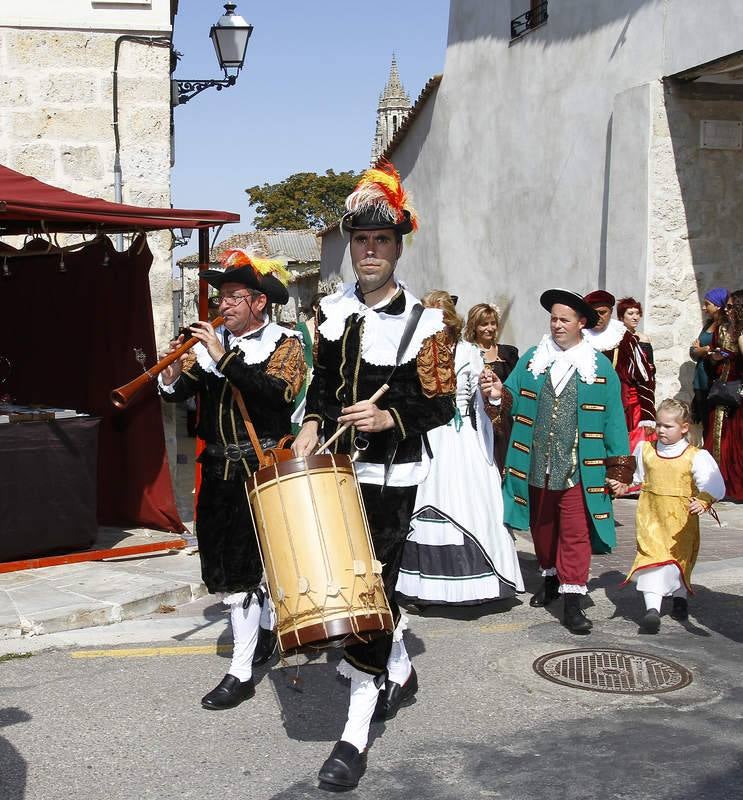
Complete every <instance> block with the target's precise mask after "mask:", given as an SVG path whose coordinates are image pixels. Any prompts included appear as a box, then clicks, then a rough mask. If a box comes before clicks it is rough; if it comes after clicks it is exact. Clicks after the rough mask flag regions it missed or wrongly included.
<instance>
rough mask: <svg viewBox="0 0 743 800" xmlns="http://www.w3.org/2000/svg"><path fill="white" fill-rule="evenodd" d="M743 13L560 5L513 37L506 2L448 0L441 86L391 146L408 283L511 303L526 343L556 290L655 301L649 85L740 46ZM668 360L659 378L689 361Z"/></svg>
mask: <svg viewBox="0 0 743 800" xmlns="http://www.w3.org/2000/svg"><path fill="white" fill-rule="evenodd" d="M739 6H740V4H739V3H738V2H737V0H710V2H709V3H705V4H704V14H705V15H708V16H709V19H707V20H706V21H705V23H704V24H703V25H701V24H699V26H698V28H697V29H696V30H694V25H696V24H698V23H699V18H700V14H701V11H700V7H699V4H697V3H696V2H694V0H592V2H591V3H590V4H589V3H587V2H585V0H550V3H549V14H550V17H549V21H548V22H547V23H546V24H545V25H543V26H541V27H540V28H538V29H537V30H535V31H533V32H531V33H529V34H527V35H525V36H523V37H522V38H521V39H519V40H518V41H516V42H514V43H511V42H510V41H509V39H510V20H511V16H510V12H511V3H510V2H505V1H504V2H495V3H494V2H492V0H452V3H451V12H450V25H449V45H448V49H447V56H446V65H445V70H444V79H443V81H442V83H441V85H440V87H439V89H438V92H437V94H436V95H435V96H433V97H432V98H431V99H430V100H429V103H428V104H427V106H426V109H425V112H424V113H421V114H420V115H419V116H418V118H417V119H416V120H415V122H414V124H413V125H412V127H411V129H410V130H409V132H408V134H407V136H406V137H405V139H404V140H403V142H402V144H401V145H400V146H399V148H398V149H397V151H396V152H394V153H393V154H392V160H393V161H394V162H395V163H396V164H397V166H398V167H399V168H400V169H401V172H402V174H403V177H404V179H405V183H406V187H407V188H409V189H410V191H411V192H412V194H413V195H414V197H415V200H416V205H417V207H418V210H419V211H420V214H421V231H420V232H419V233H418V234H417V236H416V238H415V241H414V243H413V245H412V246H410V247H408V248H407V249H406V253H405V255H404V260H403V261H402V262H401V265H400V270H401V274H403V275H404V276H405V277H407V279H408V281H409V282H410V283H411V285H412V288H413V289H414V291H416V292H417V293H419V294H420V293H422V292H424V291H426V290H427V289H430V288H445V289H448V290H450V291H452V292H455V293H457V294H459V296H460V298H461V299H460V303H459V308H460V310H461V311H462V312H466V310H467V309H468V308H469V307H470V306H471V305H472V304H474V303H476V302H480V301H482V300H495V301H497V302H499V303H500V304H501V305H505V306H507V307H509V309H510V311H509V315H508V319H507V323H506V326H505V330H504V332H503V337H502V338H503V340H504V341H507V342H512V343H514V344H517V345H518V346H519V347H520V348H522V349H523V348H525V347H526V346H528V345H529V344H532V343H534V342H535V340H537V339H538V337H539V336H540V335H541V333H542V332H543V331H544V330H546V327H547V317H546V314H544V315H543V314H542V312H541V310H540V309H539V305H538V298H539V295H540V294H541V292H542V291H543V290H544V289H545V288H547V287H548V286H555V285H557V286H565V287H568V288H572V289H574V290H576V291H579V292H587V291H589V290H591V289H595V288H598V287H599V286H601V287H604V288H607V289H608V290H609V291H612V292H614V293H616V294H617V295H621V294H625V293H632V294H636V295H639V297H640V298H645V299H646V300H647V299H648V293H647V289H648V286H649V285H648V284H647V283H646V281H647V277H648V274H647V273H648V270H649V269H650V267H649V265H648V250H649V246H648V240H649V238H650V237H651V236H652V232H651V228H652V226H653V225H654V224H656V220H655V217H654V216H651V215H650V209H649V191H650V187H649V180H650V178H649V174H648V173H649V166H648V154H649V152H650V148H651V123H652V115H651V101H650V94H649V92H650V86H652V85H655V84H656V83H657V82H658V81H659V80H660V78H661V77H662V76H663V75H664V74H668V73H669V72H670V71H678V70H681V69H686V68H689V67H692V66H694V65H695V64H697V63H699V60H704V61H709V60H712V59H713V58H716V57H720V56H723V55H727V54H729V53H731V52H734V51H737V50H739V49H740V41H739V36H738V34H737V33H736V31H739V30H740V28H736V27H735V26H733V30H732V31H731V30H730V27H729V26H730V25H731V21H732V22H734V21H735V20H737V19H738V17H739V16H740V11H739ZM692 31H693V33H692ZM695 37H696V38H700V39H701V41H695V43H694V44H693V46H691V44H689V43H690V42H691V40H692V39H695ZM687 44H689V47H688V48H687V49H686V50H685V49H684V48H685V47H686V45H687ZM652 291H655V289H654V288H652V287H651V292H652ZM692 313H696V312H692ZM697 318H698V317H697ZM684 335H685V334H684ZM692 338H693V337H692ZM674 346H675V345H674ZM687 346H688V345H687ZM664 347H665V344H662V346H661V349H663V348H664ZM661 355H662V356H663V358H662V359H661V362H662V363H661V386H662V387H665V386H667V385H670V382H671V381H672V377H673V374H674V373H676V374H677V373H678V370H679V366H678V365H674V366H673V367H672V368H671V366H670V364H669V362H670V361H671V358H670V357H668V358H667V357H666V355H667V354H661ZM676 357H680V353H679V352H675V354H674V356H673V358H676Z"/></svg>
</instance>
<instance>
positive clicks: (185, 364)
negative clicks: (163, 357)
mask: <svg viewBox="0 0 743 800" xmlns="http://www.w3.org/2000/svg"><path fill="white" fill-rule="evenodd" d="M195 363H196V353H194V351H193V349H191V350H189V351H188V352H187V353H186V357H185V358H184V359H183V361H181V365H182V368H183V371H184V372H188V371H189V370H190V369H191V367H193V365H194V364H195Z"/></svg>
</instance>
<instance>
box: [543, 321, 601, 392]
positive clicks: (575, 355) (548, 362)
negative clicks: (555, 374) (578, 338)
mask: <svg viewBox="0 0 743 800" xmlns="http://www.w3.org/2000/svg"><path fill="white" fill-rule="evenodd" d="M556 361H562V362H565V363H568V364H570V366H572V367H575V369H576V370H577V371H578V375H580V379H581V380H582V381H583V383H595V381H596V351H595V350H594V349H593V348H592V347H591V345H589V344H588V343H587V342H586V341H585V340H583V341H582V342H581V343H580V344H577V345H575V347H571V348H570V349H569V350H562V349H561V348H560V347H558V346H557V345H556V344H555V340H554V339H553V338H552V337H551V336H550V335H549V334H548V333H545V335H544V336H543V337H542V341H541V342H540V343H539V344H538V345H537V349H536V350H535V351H534V355H533V356H532V357H531V361H530V362H529V366H528V367H527V369H528V370H529V372H531V374H532V375H533V376H534V377H535V378H538V377H539V376H540V375H541V374H542V373H543V372H547V370H548V369H549V368H550V367H551V366H552V365H553V364H554V363H555V362H556Z"/></svg>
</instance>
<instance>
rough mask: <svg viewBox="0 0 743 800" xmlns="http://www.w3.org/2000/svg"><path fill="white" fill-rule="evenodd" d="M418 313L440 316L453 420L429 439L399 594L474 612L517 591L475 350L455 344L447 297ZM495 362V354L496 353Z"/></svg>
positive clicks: (456, 320)
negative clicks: (449, 356)
mask: <svg viewBox="0 0 743 800" xmlns="http://www.w3.org/2000/svg"><path fill="white" fill-rule="evenodd" d="M422 302H423V305H424V306H428V307H433V308H440V309H441V310H442V311H443V312H444V322H445V324H446V326H447V332H448V335H449V341H450V346H451V348H452V351H453V352H454V366H455V370H456V374H457V410H456V412H455V416H454V419H453V420H452V421H451V422H449V423H448V424H447V425H442V426H441V427H439V428H436V429H434V430H432V431H429V433H428V438H429V442H430V445H431V451H432V453H433V456H434V457H433V462H432V464H431V471H430V472H429V474H428V477H427V479H426V480H425V481H424V482H423V483H422V484H420V485H419V487H418V493H417V495H416V500H415V511H414V512H413V516H412V518H411V521H410V527H411V532H410V534H409V535H408V538H407V541H406V543H405V550H404V551H403V557H402V566H401V568H400V575H399V578H398V582H397V591H398V593H399V594H400V595H401V596H402V597H403V598H404V599H406V600H408V601H410V602H414V603H415V604H416V605H419V606H421V605H433V604H435V605H444V604H446V605H475V604H478V603H485V602H488V601H490V600H497V599H502V598H505V597H510V596H512V595H514V594H515V593H516V592H523V591H524V584H523V580H522V578H521V568H520V566H519V561H518V556H517V554H516V546H515V544H514V541H513V538H512V537H511V535H510V534H509V532H508V531H507V530H506V528H505V526H504V525H503V498H502V496H501V482H500V471H499V469H498V466H497V464H496V463H495V461H494V458H493V425H492V422H491V421H490V418H489V417H488V415H487V414H486V412H485V402H488V401H486V400H485V398H484V397H483V395H482V392H481V391H480V388H479V385H478V379H479V377H480V373H481V372H482V371H483V369H484V364H483V359H482V356H481V354H480V349H479V348H478V347H477V346H475V345H473V344H470V343H469V342H466V341H465V342H462V341H459V342H458V341H457V340H458V339H459V332H460V330H461V328H462V320H461V318H460V317H459V316H457V313H456V311H455V309H454V304H453V303H452V300H451V297H450V295H449V294H447V293H446V292H442V291H434V292H430V293H429V294H427V295H426V296H425V297H424V298H423V300H422ZM496 357H497V353H496Z"/></svg>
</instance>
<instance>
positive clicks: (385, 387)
mask: <svg viewBox="0 0 743 800" xmlns="http://www.w3.org/2000/svg"><path fill="white" fill-rule="evenodd" d="M389 388H390V387H389V386H388V385H387V384H386V383H383V384H382V385H381V386H380V387H379V389H377V391H376V392H374V394H373V395H372V396H371V397H370V398H369V402H370V403H376V402H377V400H379V398H380V397H381V396H382V395H383V394H384V393H385V392H386V391H387V390H388V389H389ZM350 427H351V423H350V422H344V423H343V425H341V426H340V428H338V430H337V431H336V432H335V433H334V434H333V435H332V436H331V437H330V438H329V439H328V441H327V442H325V443H324V444H321V445H318V446H317V450H315V452H314V453H313V455H317V454H318V453H321V452H322V451H323V450H327V449H328V447H330V445H331V444H333V442H334V441H335V440H336V439H338V438H339V437H340V436H342V435H343V432H344V431H346V430H348V428H350Z"/></svg>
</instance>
